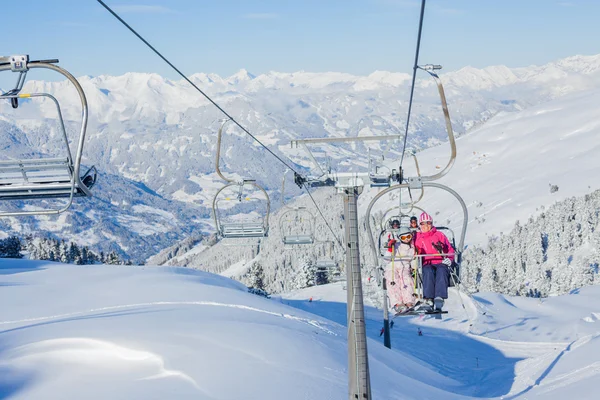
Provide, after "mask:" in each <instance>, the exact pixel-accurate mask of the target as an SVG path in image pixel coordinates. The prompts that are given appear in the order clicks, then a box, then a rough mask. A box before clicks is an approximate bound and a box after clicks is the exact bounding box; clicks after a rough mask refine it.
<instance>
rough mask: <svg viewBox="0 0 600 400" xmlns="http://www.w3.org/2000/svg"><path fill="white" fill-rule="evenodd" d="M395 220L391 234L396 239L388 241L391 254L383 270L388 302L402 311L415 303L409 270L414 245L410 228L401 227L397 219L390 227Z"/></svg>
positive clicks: (410, 271) (396, 309) (395, 309)
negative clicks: (395, 225) (395, 224)
mask: <svg viewBox="0 0 600 400" xmlns="http://www.w3.org/2000/svg"><path fill="white" fill-rule="evenodd" d="M395 222H397V228H395V229H397V233H393V235H394V236H395V237H396V238H397V239H391V240H390V241H389V242H388V243H389V250H390V252H392V256H391V261H390V263H389V264H388V267H387V268H386V270H385V278H386V281H387V291H388V296H389V298H390V304H393V308H394V311H396V312H397V313H402V312H403V311H406V310H408V309H409V308H411V307H413V306H414V303H415V297H414V289H413V288H414V280H413V277H412V270H411V264H412V262H413V261H414V256H415V247H414V245H413V233H412V231H411V230H410V228H409V227H406V226H403V227H401V226H400V222H399V221H397V220H395V221H392V228H394V223H395Z"/></svg>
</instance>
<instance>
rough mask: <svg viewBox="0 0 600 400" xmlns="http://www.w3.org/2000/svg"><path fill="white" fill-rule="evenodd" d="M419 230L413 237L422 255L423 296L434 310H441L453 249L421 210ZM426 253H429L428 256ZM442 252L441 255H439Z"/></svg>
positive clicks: (429, 217)
mask: <svg viewBox="0 0 600 400" xmlns="http://www.w3.org/2000/svg"><path fill="white" fill-rule="evenodd" d="M419 227H420V229H421V230H420V232H419V234H418V235H417V237H416V239H415V248H416V250H417V253H418V254H423V255H425V256H424V257H423V297H424V298H425V300H427V303H428V304H429V305H430V306H431V305H432V304H431V303H432V301H431V300H434V301H433V305H434V308H435V310H436V311H441V310H442V307H443V306H444V299H447V298H448V281H449V276H450V273H449V270H448V268H450V266H451V265H452V260H454V249H453V248H452V245H451V244H450V242H449V241H448V238H446V236H445V235H444V234H443V233H442V232H440V231H438V230H437V229H436V228H435V226H433V218H431V215H429V214H427V213H426V212H423V213H422V214H421V215H420V216H419ZM427 254H431V255H430V256H428V255H427ZM440 254H443V255H440Z"/></svg>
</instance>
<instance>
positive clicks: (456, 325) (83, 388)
mask: <svg viewBox="0 0 600 400" xmlns="http://www.w3.org/2000/svg"><path fill="white" fill-rule="evenodd" d="M0 288H1V290H0V303H1V304H3V305H4V306H3V307H2V308H0V349H1V350H0V372H1V373H0V397H2V398H10V399H28V400H35V399H63V398H86V399H105V398H144V399H164V398H177V399H231V400H234V399H235V400H237V399H242V398H243V399H265V400H270V399H283V398H285V399H290V400H292V399H343V398H346V397H347V355H346V328H345V327H344V324H345V320H346V305H345V304H344V302H343V299H344V298H345V292H344V291H343V290H342V287H341V285H340V284H337V285H327V286H321V287H314V288H310V289H306V290H303V291H298V292H294V293H290V294H286V295H284V296H283V298H279V299H271V300H268V299H265V298H262V297H258V296H255V295H250V294H248V293H246V289H245V287H243V286H242V285H240V284H239V283H236V282H234V281H231V280H229V279H227V278H223V277H219V276H216V275H212V274H208V273H203V272H198V271H191V270H189V269H182V268H175V267H160V268H157V267H123V266H121V267H119V266H101V265H96V266H85V267H84V266H72V265H60V264H54V263H45V262H32V261H21V260H7V259H2V260H0ZM366 290H367V291H368V290H369V288H366ZM599 290H600V288H598V287H589V288H584V289H581V290H579V291H576V292H573V293H572V294H570V295H566V296H561V297H556V298H551V299H546V300H543V301H540V300H538V299H528V298H511V297H507V296H501V295H496V294H480V295H478V297H477V298H476V300H477V302H474V301H473V300H472V299H470V298H468V297H466V296H463V297H462V301H463V302H464V303H465V309H463V308H462V307H461V302H460V299H459V296H458V294H457V293H456V292H454V291H453V292H452V293H451V298H450V301H449V302H448V304H447V308H448V309H449V311H450V313H449V314H447V315H445V316H443V317H442V319H440V320H438V319H435V318H433V317H425V318H419V317H403V318H404V319H401V318H396V319H395V320H394V326H393V329H392V331H391V333H392V347H393V349H392V350H388V349H386V348H385V347H383V345H382V343H381V338H380V337H379V329H380V327H381V312H380V311H377V310H375V309H373V308H370V307H367V314H366V317H367V332H368V337H369V340H368V349H369V355H370V357H369V362H370V371H371V382H372V387H373V398H376V399H467V398H469V399H472V398H515V399H534V398H535V399H538V398H539V399H563V398H565V397H566V396H571V397H576V398H578V399H593V398H595V397H594V396H595V393H594V390H593V389H594V387H595V386H594V385H595V381H596V378H597V376H596V375H597V374H598V368H597V356H598V354H599V352H600V341H599V340H598V335H599V334H600V327H599V325H598V324H599V323H600V322H598V321H599V314H598V310H597V308H596V307H595V302H594V301H592V300H593V299H594V298H597V297H598V295H600V293H599ZM310 298H312V301H308V300H309V299H310ZM290 306H292V307H290ZM484 313H485V314H484ZM417 329H420V330H421V331H422V333H423V335H422V336H418V335H417Z"/></svg>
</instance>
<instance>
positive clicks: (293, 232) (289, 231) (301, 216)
mask: <svg viewBox="0 0 600 400" xmlns="http://www.w3.org/2000/svg"><path fill="white" fill-rule="evenodd" d="M279 228H280V232H281V239H282V241H283V244H285V245H294V244H313V243H314V242H315V217H314V215H312V214H311V213H310V211H308V210H307V209H306V207H295V208H290V209H288V210H286V211H284V212H283V214H282V215H281V217H280V218H279Z"/></svg>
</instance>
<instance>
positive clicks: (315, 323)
mask: <svg viewBox="0 0 600 400" xmlns="http://www.w3.org/2000/svg"><path fill="white" fill-rule="evenodd" d="M148 306H213V307H226V308H237V309H240V310H247V311H254V312H258V313H262V314H268V315H273V316H276V317H281V318H285V319H290V320H293V321H299V322H303V323H305V324H308V325H311V326H314V327H315V328H317V329H320V330H321V331H323V332H325V333H327V334H328V335H332V336H338V335H337V334H336V333H335V332H333V331H331V330H329V329H327V328H325V327H324V326H322V325H321V324H320V323H319V322H318V321H315V320H312V319H308V318H301V317H297V316H295V315H291V314H284V313H277V312H273V311H267V310H262V309H260V308H256V307H250V306H245V305H243V304H227V303H218V302H214V301H154V302H149V303H136V304H123V305H118V306H108V307H98V308H92V309H89V310H86V311H75V312H70V313H64V314H56V315H49V316H44V317H33V318H25V319H20V320H13V321H0V325H9V324H20V323H25V322H38V321H47V320H52V319H58V318H67V317H73V316H76V315H85V314H88V313H95V312H99V311H110V310H121V309H125V308H135V307H148Z"/></svg>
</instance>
